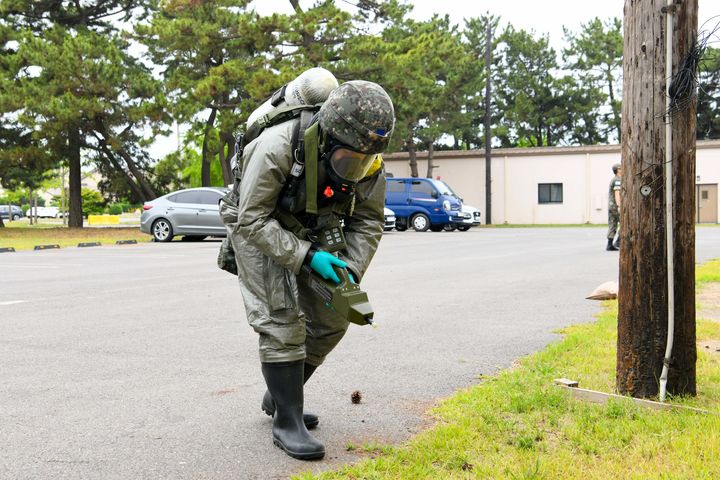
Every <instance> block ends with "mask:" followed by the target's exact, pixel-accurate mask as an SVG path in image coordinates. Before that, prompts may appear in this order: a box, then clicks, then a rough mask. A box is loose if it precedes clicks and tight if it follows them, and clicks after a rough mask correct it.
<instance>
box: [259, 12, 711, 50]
mask: <svg viewBox="0 0 720 480" xmlns="http://www.w3.org/2000/svg"><path fill="white" fill-rule="evenodd" d="M336 3H337V4H338V5H346V6H348V8H352V7H351V5H352V4H355V3H357V1H356V0H336ZM405 3H409V4H412V5H413V11H412V13H411V15H410V16H411V17H412V18H415V19H416V20H427V19H429V18H430V17H432V16H433V15H434V14H440V15H445V14H447V15H450V19H451V20H452V22H453V23H456V24H462V23H463V19H464V18H472V17H480V16H482V15H484V14H485V13H487V12H490V13H491V14H492V15H496V16H499V17H500V25H501V27H504V26H505V25H507V23H508V22H510V23H512V24H513V26H515V28H522V29H525V30H535V32H537V33H542V34H545V33H547V34H549V35H550V41H551V44H552V45H553V46H554V47H556V48H557V46H558V45H562V43H563V41H562V40H563V26H566V27H568V28H569V29H570V30H572V31H578V30H580V26H581V24H583V23H587V22H588V21H589V20H591V19H593V18H595V17H600V18H602V19H609V18H613V17H618V18H620V19H622V17H623V5H624V3H625V2H624V1H623V0H546V1H544V2H543V1H538V0H420V1H415V2H409V1H406V2H405ZM313 4H315V0H300V6H301V7H303V8H304V9H308V8H310V7H311V6H312V5H313ZM251 5H252V7H253V8H255V10H256V11H257V12H258V13H260V14H262V15H267V14H270V13H273V12H278V13H292V7H291V6H290V1H289V0H255V1H253V2H252V4H251ZM715 15H720V0H699V13H698V17H699V21H698V25H702V24H703V22H705V21H706V20H707V19H709V18H710V17H712V16H715ZM718 21H720V18H717V19H715V22H714V23H717V22H718Z"/></svg>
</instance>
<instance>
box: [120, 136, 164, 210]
mask: <svg viewBox="0 0 720 480" xmlns="http://www.w3.org/2000/svg"><path fill="white" fill-rule="evenodd" d="M118 153H119V154H120V156H121V157H122V158H123V160H125V163H126V164H127V166H128V169H129V170H130V173H132V174H133V177H135V178H136V179H137V181H138V183H139V184H140V188H141V189H142V191H143V193H144V194H145V197H146V198H147V199H148V200H152V199H153V198H156V197H157V194H156V193H155V190H153V188H152V187H151V186H150V183H148V181H147V179H146V178H145V175H143V173H142V172H141V171H140V168H139V167H138V166H137V163H135V160H133V159H132V157H131V156H130V154H129V153H127V152H126V151H125V149H124V148H120V149H118Z"/></svg>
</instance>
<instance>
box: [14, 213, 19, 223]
mask: <svg viewBox="0 0 720 480" xmlns="http://www.w3.org/2000/svg"><path fill="white" fill-rule="evenodd" d="M18 220H20V215H18V214H17V213H16V214H15V215H13V221H15V222H17V221H18Z"/></svg>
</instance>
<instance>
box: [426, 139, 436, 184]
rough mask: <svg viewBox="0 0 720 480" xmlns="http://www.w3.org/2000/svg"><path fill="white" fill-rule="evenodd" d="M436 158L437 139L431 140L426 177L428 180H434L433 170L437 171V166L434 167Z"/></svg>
mask: <svg viewBox="0 0 720 480" xmlns="http://www.w3.org/2000/svg"><path fill="white" fill-rule="evenodd" d="M434 157H435V139H431V141H430V147H429V148H428V158H427V174H426V175H425V177H426V178H433V169H435V165H433V158H434Z"/></svg>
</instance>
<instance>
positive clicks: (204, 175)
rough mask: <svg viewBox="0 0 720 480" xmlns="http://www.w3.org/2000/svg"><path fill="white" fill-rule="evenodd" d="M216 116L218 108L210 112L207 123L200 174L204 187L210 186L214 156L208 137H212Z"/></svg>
mask: <svg viewBox="0 0 720 480" xmlns="http://www.w3.org/2000/svg"><path fill="white" fill-rule="evenodd" d="M216 114H217V109H216V108H213V109H212V110H210V116H209V117H208V119H207V121H206V122H205V132H204V135H203V143H202V170H201V172H200V177H201V184H202V186H203V187H209V186H210V164H211V162H212V156H211V155H210V148H209V147H208V137H209V136H210V131H211V130H212V128H213V125H214V124H215V115H216Z"/></svg>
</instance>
